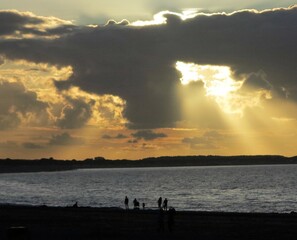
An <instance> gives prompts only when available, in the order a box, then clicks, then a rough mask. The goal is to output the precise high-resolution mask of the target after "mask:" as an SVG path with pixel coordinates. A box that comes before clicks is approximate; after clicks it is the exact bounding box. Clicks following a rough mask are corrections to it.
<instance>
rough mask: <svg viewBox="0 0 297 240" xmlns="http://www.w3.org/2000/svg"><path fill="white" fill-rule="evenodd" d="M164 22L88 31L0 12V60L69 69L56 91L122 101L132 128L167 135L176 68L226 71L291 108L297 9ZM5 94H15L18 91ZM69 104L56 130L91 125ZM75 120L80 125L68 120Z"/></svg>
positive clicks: (176, 106)
mask: <svg viewBox="0 0 297 240" xmlns="http://www.w3.org/2000/svg"><path fill="white" fill-rule="evenodd" d="M165 17H166V18H167V24H163V25H154V26H143V27H134V26H131V25H123V24H110V25H107V26H98V27H96V28H93V27H83V26H74V25H73V24H70V23H69V22H64V21H63V20H58V19H55V20H54V21H53V19H52V18H48V19H47V18H40V17H37V16H34V15H33V14H23V13H19V12H16V11H10V12H7V11H1V12H0V19H1V21H0V34H1V36H2V37H3V38H2V40H1V41H0V54H2V55H4V56H5V58H8V59H12V60H17V59H23V60H27V61H32V62H35V63H49V64H52V65H57V66H69V65H70V66H71V67H72V69H73V74H72V75H71V77H70V78H69V79H68V80H67V81H57V82H56V87H57V88H58V89H59V90H61V91H62V90H67V89H69V88H70V87H72V86H77V87H79V88H80V89H82V90H84V91H86V92H89V93H95V94H98V95H104V94H111V95H115V96H119V97H121V98H122V99H124V100H125V101H126V108H125V111H124V116H125V117H126V118H127V119H128V121H129V124H128V126H129V127H130V128H139V129H149V128H161V127H173V126H175V124H176V123H177V122H178V121H182V120H183V119H182V113H181V106H180V105H181V99H180V98H179V95H178V93H177V91H178V86H179V85H180V81H179V78H180V77H181V76H180V73H179V72H178V71H177V70H176V69H175V63H176V61H184V62H194V63H196V64H212V65H225V66H230V67H231V68H232V70H233V71H234V74H235V76H237V77H238V78H240V76H242V75H246V76H249V78H248V79H247V80H246V82H245V85H251V86H255V87H259V86H260V87H261V88H263V82H264V83H265V84H266V86H269V88H270V89H273V92H274V94H275V96H277V97H278V98H284V99H286V100H288V101H295V102H296V101H297V96H296V90H297V89H296V80H297V55H296V42H297V24H296V23H297V7H296V6H295V7H290V8H287V9H274V10H267V11H264V12H256V11H239V12H235V13H233V14H211V15H204V14H199V15H197V16H196V17H194V18H192V19H187V20H185V21H182V20H181V19H180V17H179V16H177V15H175V14H167V15H166V16H165ZM7 22H12V23H13V24H9V25H8V24H7ZM257 79H258V80H257ZM265 84H264V85H265ZM3 87H5V88H9V89H12V90H13V88H15V87H17V86H13V85H11V86H10V85H8V84H6V85H4V84H2V85H1V88H2V89H3ZM264 88H265V87H264ZM0 90H1V89H0ZM12 90H11V91H12ZM17 91H23V92H24V90H22V89H21V88H19V90H17ZM22 94H23V95H24V96H26V95H27V97H28V98H29V100H30V101H31V102H32V101H34V102H35V103H36V106H35V108H36V109H37V111H38V112H40V111H43V109H44V107H45V106H44V104H43V103H41V102H40V101H38V100H37V99H35V97H34V94H33V95H32V93H30V92H24V93H22ZM13 97H16V98H19V96H17V94H13ZM13 101H17V99H16V100H13ZM71 104H72V105H75V106H76V105H77V106H76V107H77V108H69V109H64V114H65V119H69V121H67V122H66V121H65V119H64V120H63V119H62V120H60V121H59V122H58V126H59V127H61V128H77V127H81V126H83V125H84V124H85V123H86V122H87V120H88V119H89V118H90V108H91V105H89V106H87V105H86V104H85V103H83V102H82V101H79V100H75V101H74V100H72V101H71ZM31 108H32V104H31V103H30V109H31ZM3 109H4V110H5V109H6V110H5V111H9V110H7V109H9V108H7V107H6V108H2V109H1V111H4V110H3ZM30 109H29V110H30ZM19 111H20V112H22V110H21V109H20V110H19ZM9 113H10V112H9ZM77 114H78V115H79V116H80V118H79V119H74V117H71V118H70V117H69V118H67V116H73V115H77ZM15 119H17V118H15ZM0 121H1V122H2V123H1V124H2V126H0V129H1V127H2V128H4V127H5V126H4V127H3V124H6V125H7V124H8V122H7V121H6V120H5V119H4V120H3V119H0ZM71 121H72V122H71ZM9 124H14V123H13V122H9Z"/></svg>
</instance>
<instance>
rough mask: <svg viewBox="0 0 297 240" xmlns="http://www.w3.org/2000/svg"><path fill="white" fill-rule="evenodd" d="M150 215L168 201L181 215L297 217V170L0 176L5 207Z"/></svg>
mask: <svg viewBox="0 0 297 240" xmlns="http://www.w3.org/2000/svg"><path fill="white" fill-rule="evenodd" d="M126 195H127V196H128V197H129V199H130V207H132V201H133V199H134V198H137V199H138V201H139V202H140V203H141V204H142V203H143V202H144V203H146V207H147V208H148V209H154V208H156V207H157V199H158V198H159V197H160V196H161V197H163V199H164V198H165V197H166V198H167V199H168V200H169V201H168V205H169V206H173V207H175V208H176V209H177V210H193V211H228V212H291V211H297V165H273V166H215V167H165V168H121V169H81V170H74V171H64V172H39V173H10V174H0V204H25V205H48V206H71V205H73V204H74V203H75V202H76V201H77V202H78V204H79V206H91V207H122V208H124V198H125V196H126Z"/></svg>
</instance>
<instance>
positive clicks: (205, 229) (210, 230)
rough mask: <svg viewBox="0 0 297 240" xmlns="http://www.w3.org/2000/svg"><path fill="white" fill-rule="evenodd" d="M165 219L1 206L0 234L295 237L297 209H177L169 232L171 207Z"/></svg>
mask: <svg viewBox="0 0 297 240" xmlns="http://www.w3.org/2000/svg"><path fill="white" fill-rule="evenodd" d="M163 220H164V230H160V228H159V224H160V216H159V210H123V209H120V208H88V207H77V208H73V207H46V206H41V207H29V206H0V239H3V240H6V239H7V240H9V239H30V240H41V239H42V240H50V239H55V240H60V239H61V240H62V239H63V240H65V239H72V240H78V239H80V240H99V239H203V240H208V239H221V240H222V239H223V240H224V239H228V240H233V239H234V240H235V239H236V240H237V239H296V236H297V228H296V226H297V215H296V214H295V213H294V212H292V213H288V214H277V213H223V212H180V211H178V210H177V211H176V213H175V215H174V222H175V224H174V227H173V230H172V231H171V232H170V231H169V229H168V226H167V223H168V214H167V213H165V214H164V219H163ZM22 235H23V236H22ZM13 237H14V238H13ZM17 237H19V238H17ZM21 237H28V238H21Z"/></svg>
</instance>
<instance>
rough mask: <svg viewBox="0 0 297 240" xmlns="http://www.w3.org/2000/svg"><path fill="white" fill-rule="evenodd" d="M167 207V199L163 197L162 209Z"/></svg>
mask: <svg viewBox="0 0 297 240" xmlns="http://www.w3.org/2000/svg"><path fill="white" fill-rule="evenodd" d="M167 207H168V199H167V198H165V199H164V202H163V209H164V210H165V211H167Z"/></svg>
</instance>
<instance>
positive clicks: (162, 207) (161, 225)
mask: <svg viewBox="0 0 297 240" xmlns="http://www.w3.org/2000/svg"><path fill="white" fill-rule="evenodd" d="M124 203H125V208H126V209H127V210H128V209H129V198H128V197H127V196H126V197H125V200H124ZM157 204H158V209H159V214H158V231H160V232H163V231H164V230H165V212H166V215H167V225H168V230H169V231H170V232H172V231H173V227H174V225H175V221H174V215H175V209H174V208H173V207H170V208H169V209H168V199H167V198H165V199H164V200H163V199H162V197H159V199H158V201H157ZM133 206H134V209H139V207H140V203H139V201H138V200H137V199H136V198H134V200H133ZM142 208H143V209H145V203H142Z"/></svg>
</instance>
